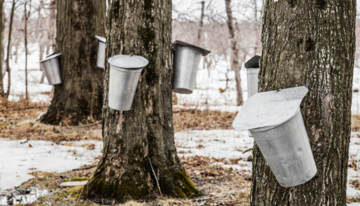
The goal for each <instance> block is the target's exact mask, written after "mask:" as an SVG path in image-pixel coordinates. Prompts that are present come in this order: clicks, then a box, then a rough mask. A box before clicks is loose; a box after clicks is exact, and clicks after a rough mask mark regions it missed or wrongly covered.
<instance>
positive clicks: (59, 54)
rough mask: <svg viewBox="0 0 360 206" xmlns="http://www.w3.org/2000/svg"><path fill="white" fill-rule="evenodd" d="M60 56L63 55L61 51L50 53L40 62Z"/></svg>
mask: <svg viewBox="0 0 360 206" xmlns="http://www.w3.org/2000/svg"><path fill="white" fill-rule="evenodd" d="M59 56H61V53H53V54H50V55H48V56H46V57H45V59H43V60H41V61H40V63H42V62H46V61H48V60H50V59H54V58H56V57H59Z"/></svg>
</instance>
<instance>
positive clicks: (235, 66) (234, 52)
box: [225, 0, 244, 106]
mask: <svg viewBox="0 0 360 206" xmlns="http://www.w3.org/2000/svg"><path fill="white" fill-rule="evenodd" d="M225 8H226V15H227V26H228V30H229V35H230V46H231V59H230V61H231V69H232V70H233V71H234V73H235V82H236V97H237V100H236V103H237V105H238V106H240V105H242V104H243V103H244V100H243V92H242V88H241V76H240V69H241V64H240V62H239V49H238V47H237V42H236V39H235V30H234V22H233V15H232V10H231V0H225Z"/></svg>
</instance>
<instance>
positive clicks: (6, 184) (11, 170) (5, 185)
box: [0, 140, 102, 192]
mask: <svg viewBox="0 0 360 206" xmlns="http://www.w3.org/2000/svg"><path fill="white" fill-rule="evenodd" d="M64 144H65V145H66V144H68V145H70V146H64V145H56V144H54V143H52V142H46V141H28V142H27V143H24V141H9V140H0V192H1V190H6V189H11V188H13V187H16V186H19V185H20V184H22V183H23V182H25V181H27V180H29V179H31V178H32V176H31V175H29V174H28V173H30V172H34V171H42V172H65V171H69V170H72V169H76V168H80V167H81V166H82V165H86V164H90V163H91V162H93V161H94V159H95V157H97V156H98V155H100V154H101V150H102V143H101V142H98V141H81V142H69V143H66V142H64ZM88 144H95V149H94V150H88V149H86V148H85V145H88ZM82 145H83V146H84V147H82Z"/></svg>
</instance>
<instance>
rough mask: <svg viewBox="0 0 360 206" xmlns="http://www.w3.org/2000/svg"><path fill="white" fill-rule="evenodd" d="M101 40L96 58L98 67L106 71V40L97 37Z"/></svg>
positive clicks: (97, 37)
mask: <svg viewBox="0 0 360 206" xmlns="http://www.w3.org/2000/svg"><path fill="white" fill-rule="evenodd" d="M95 38H96V39H98V40H99V47H98V52H97V58H96V66H97V67H99V68H102V69H105V50H106V38H105V37H101V36H95Z"/></svg>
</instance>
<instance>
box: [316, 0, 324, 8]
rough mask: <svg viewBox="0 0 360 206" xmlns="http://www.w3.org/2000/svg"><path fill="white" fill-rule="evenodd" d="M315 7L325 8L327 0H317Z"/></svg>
mask: <svg viewBox="0 0 360 206" xmlns="http://www.w3.org/2000/svg"><path fill="white" fill-rule="evenodd" d="M315 7H316V8H318V9H325V7H326V0H315Z"/></svg>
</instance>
